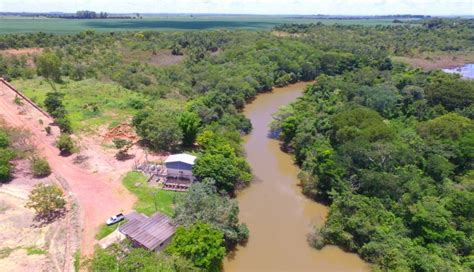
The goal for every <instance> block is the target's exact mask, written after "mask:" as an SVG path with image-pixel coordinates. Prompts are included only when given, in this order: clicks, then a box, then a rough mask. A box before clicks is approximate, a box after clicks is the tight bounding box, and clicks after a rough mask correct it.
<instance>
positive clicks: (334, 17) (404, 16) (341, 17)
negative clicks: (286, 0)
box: [289, 14, 431, 20]
mask: <svg viewBox="0 0 474 272" xmlns="http://www.w3.org/2000/svg"><path fill="white" fill-rule="evenodd" d="M289 18H294V19H312V18H313V19H331V20H364V19H367V20H374V19H428V18H431V16H430V15H414V14H394V15H364V16H352V15H324V14H318V15H304V16H291V17H289Z"/></svg>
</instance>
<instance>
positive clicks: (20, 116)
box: [0, 83, 136, 255]
mask: <svg viewBox="0 0 474 272" xmlns="http://www.w3.org/2000/svg"><path fill="white" fill-rule="evenodd" d="M14 99H15V93H14V92H13V91H11V90H10V89H9V88H8V87H7V86H6V85H4V84H2V83H0V108H1V109H2V110H1V111H0V116H1V117H2V118H4V119H5V121H6V123H7V124H8V125H9V126H13V127H22V128H24V129H26V130H29V131H30V132H31V136H30V140H31V142H32V143H33V144H34V145H35V146H36V148H37V150H38V153H39V154H41V155H42V156H44V157H46V158H47V160H48V162H49V163H50V165H51V168H52V170H53V173H54V174H55V175H56V176H59V177H60V178H61V180H64V181H65V182H63V183H62V184H63V187H64V186H66V187H67V188H66V191H67V192H68V193H69V194H71V196H72V197H74V198H75V199H77V201H78V203H79V206H80V209H81V212H80V215H81V217H80V219H81V220H80V221H81V222H83V224H82V225H83V232H82V237H83V239H82V246H81V248H82V250H81V252H82V253H83V254H85V255H88V254H90V253H92V252H93V248H94V241H95V238H94V236H95V232H96V230H97V228H98V227H99V226H100V225H101V224H102V223H103V222H104V220H106V219H107V218H108V217H109V216H110V215H112V214H116V213H117V212H120V211H122V212H128V211H130V210H131V209H132V206H133V204H134V202H135V199H136V198H135V196H133V195H132V194H130V193H129V192H128V191H127V190H126V188H124V187H123V186H122V183H121V176H122V175H123V174H124V173H125V172H127V171H129V169H130V168H128V169H127V168H126V167H120V168H116V167H115V165H114V164H113V163H110V161H112V160H110V161H109V160H107V159H103V158H104V157H105V158H108V155H103V152H102V147H101V146H100V141H99V142H94V141H93V140H90V139H89V140H90V141H89V142H85V143H82V142H81V143H80V145H81V146H84V147H87V149H86V153H85V154H81V155H84V156H85V157H90V158H93V159H94V161H92V163H91V164H93V165H94V164H95V163H97V164H98V166H97V167H91V168H90V169H89V168H83V167H81V165H77V164H76V163H75V162H74V158H75V156H69V157H67V158H66V157H62V156H60V154H59V151H58V149H57V148H56V147H55V141H56V138H57V136H58V135H59V129H58V128H57V127H56V126H52V135H47V134H46V133H45V131H44V127H45V126H47V125H52V123H53V120H52V119H50V118H49V117H48V116H45V115H44V114H42V113H41V112H40V111H39V110H37V109H36V108H34V107H33V106H32V105H30V104H28V103H26V102H25V103H24V104H23V105H22V106H19V105H17V104H15V103H14V102H13V101H14ZM39 120H42V122H40V121H39ZM127 163H129V164H132V162H127ZM102 166H106V167H102ZM121 166H122V165H121ZM115 170H117V171H115Z"/></svg>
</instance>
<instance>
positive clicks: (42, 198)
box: [26, 183, 66, 219]
mask: <svg viewBox="0 0 474 272" xmlns="http://www.w3.org/2000/svg"><path fill="white" fill-rule="evenodd" d="M65 205H66V200H65V199H64V193H63V191H62V190H61V188H59V187H58V186H57V185H46V184H43V183H40V184H37V185H36V186H35V187H34V188H33V190H32V191H31V193H30V195H29V197H28V202H27V203H26V207H27V208H32V209H34V210H35V211H36V214H37V215H38V216H41V217H47V218H49V219H52V218H54V217H55V216H56V215H58V213H59V212H60V211H61V210H63V209H64V206H65Z"/></svg>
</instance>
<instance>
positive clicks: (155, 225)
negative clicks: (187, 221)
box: [119, 213, 176, 250]
mask: <svg viewBox="0 0 474 272" xmlns="http://www.w3.org/2000/svg"><path fill="white" fill-rule="evenodd" d="M144 217H145V218H143V217H141V216H138V217H137V218H131V219H130V220H129V221H128V222H127V223H125V224H123V225H122V226H120V227H119V231H120V232H121V233H123V234H125V235H126V236H127V237H128V238H130V239H132V240H133V241H136V242H138V243H140V244H141V245H142V246H144V247H146V248H147V249H150V250H154V249H155V248H157V247H158V246H159V245H160V244H161V243H163V242H165V241H166V240H168V239H169V238H170V237H171V236H173V234H174V233H175V231H176V227H175V226H174V225H173V224H172V222H171V220H170V219H169V218H168V217H167V216H165V215H162V214H161V213H155V214H154V215H152V216H151V217H146V216H144Z"/></svg>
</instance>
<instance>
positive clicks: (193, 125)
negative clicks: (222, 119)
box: [178, 111, 201, 146]
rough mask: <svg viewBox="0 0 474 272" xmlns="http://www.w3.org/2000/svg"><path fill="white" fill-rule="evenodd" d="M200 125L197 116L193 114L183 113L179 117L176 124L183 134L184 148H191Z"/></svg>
mask: <svg viewBox="0 0 474 272" xmlns="http://www.w3.org/2000/svg"><path fill="white" fill-rule="evenodd" d="M200 123H201V119H200V118H199V115H197V114H196V113H194V112H189V111H185V112H183V113H182V114H181V115H180V117H179V120H178V124H179V126H180V127H181V131H182V132H183V145H184V146H192V145H193V144H194V141H196V136H197V133H198V131H199V125H200Z"/></svg>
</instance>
